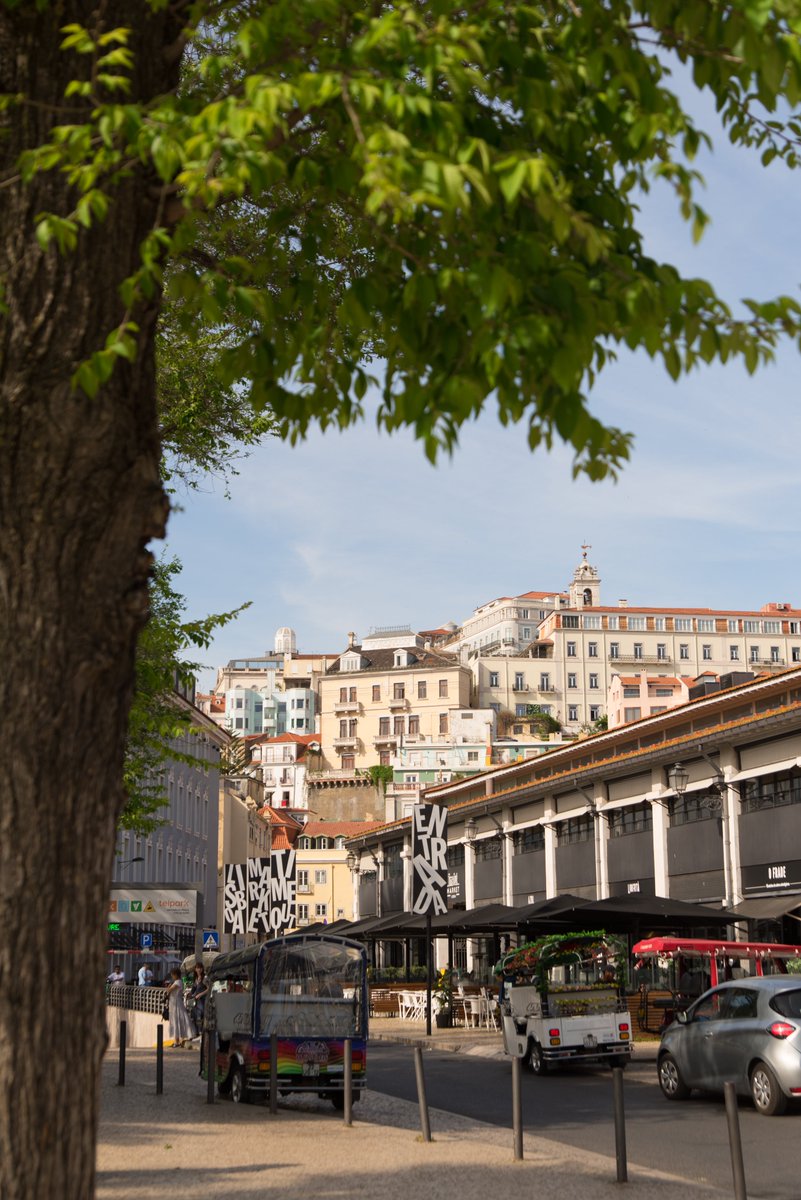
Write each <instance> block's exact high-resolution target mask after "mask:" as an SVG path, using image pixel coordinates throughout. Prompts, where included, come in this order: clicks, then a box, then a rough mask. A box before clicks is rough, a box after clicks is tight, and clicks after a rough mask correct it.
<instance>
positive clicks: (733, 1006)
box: [721, 988, 758, 1021]
mask: <svg viewBox="0 0 801 1200" xmlns="http://www.w3.org/2000/svg"><path fill="white" fill-rule="evenodd" d="M721 998H722V1000H723V1016H724V1017H725V1018H726V1020H727V1021H744V1020H748V1019H749V1018H751V1017H755V1016H756V1015H757V1000H758V993H757V992H756V991H755V990H754V988H727V989H726V991H725V993H723V995H722V997H721Z"/></svg>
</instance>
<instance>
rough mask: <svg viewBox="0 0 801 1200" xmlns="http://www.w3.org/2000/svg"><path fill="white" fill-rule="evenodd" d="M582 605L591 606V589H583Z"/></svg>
mask: <svg viewBox="0 0 801 1200" xmlns="http://www.w3.org/2000/svg"><path fill="white" fill-rule="evenodd" d="M584 603H585V605H591V604H592V588H585V589H584Z"/></svg>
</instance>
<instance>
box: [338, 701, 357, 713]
mask: <svg viewBox="0 0 801 1200" xmlns="http://www.w3.org/2000/svg"><path fill="white" fill-rule="evenodd" d="M361 711H362V706H361V704H360V703H359V701H358V700H356V699H353V700H335V701H334V712H335V713H360V712H361Z"/></svg>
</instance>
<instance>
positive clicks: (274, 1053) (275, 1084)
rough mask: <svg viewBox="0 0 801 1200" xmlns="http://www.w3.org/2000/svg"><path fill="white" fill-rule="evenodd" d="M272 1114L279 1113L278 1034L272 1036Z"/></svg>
mask: <svg viewBox="0 0 801 1200" xmlns="http://www.w3.org/2000/svg"><path fill="white" fill-rule="evenodd" d="M270 1112H271V1113H277V1112H278V1034H277V1033H271V1034H270Z"/></svg>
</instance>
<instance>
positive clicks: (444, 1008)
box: [433, 964, 453, 1029]
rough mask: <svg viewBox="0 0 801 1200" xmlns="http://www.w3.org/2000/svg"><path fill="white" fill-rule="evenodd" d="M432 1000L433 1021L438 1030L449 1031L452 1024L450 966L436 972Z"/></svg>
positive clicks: (451, 971) (451, 970)
mask: <svg viewBox="0 0 801 1200" xmlns="http://www.w3.org/2000/svg"><path fill="white" fill-rule="evenodd" d="M433 1000H434V1004H435V1006H436V1013H435V1018H434V1019H435V1020H436V1023H437V1028H438V1029H450V1027H451V1025H452V1023H453V1008H452V1000H453V967H452V966H450V964H449V965H448V966H447V967H443V968H442V970H440V971H437V978H436V980H435V983H434V992H433Z"/></svg>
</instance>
